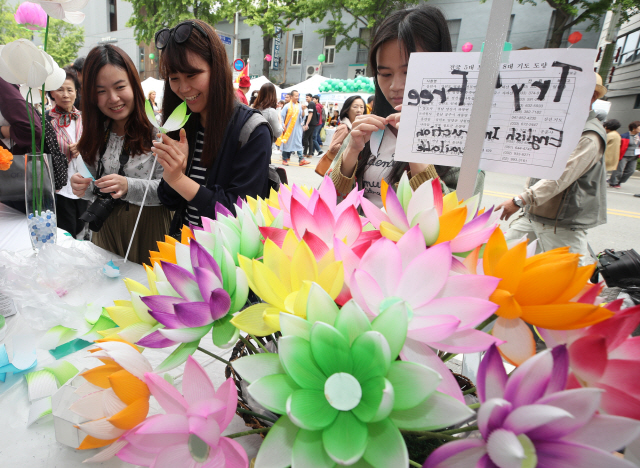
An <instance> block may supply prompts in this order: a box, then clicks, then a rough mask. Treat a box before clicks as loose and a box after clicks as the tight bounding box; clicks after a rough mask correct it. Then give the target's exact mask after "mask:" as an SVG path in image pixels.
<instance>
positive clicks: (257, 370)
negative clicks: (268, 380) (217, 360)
mask: <svg viewBox="0 0 640 468" xmlns="http://www.w3.org/2000/svg"><path fill="white" fill-rule="evenodd" d="M232 365H233V370H235V371H236V372H237V373H238V374H240V377H242V378H243V379H244V380H246V381H247V382H248V383H253V382H255V381H256V380H258V379H261V378H262V377H266V376H267V375H273V374H283V375H284V368H283V367H282V365H281V364H280V358H279V357H278V355H277V354H276V353H260V354H253V355H251V356H244V357H241V358H240V359H236V360H235V361H233V363H232Z"/></svg>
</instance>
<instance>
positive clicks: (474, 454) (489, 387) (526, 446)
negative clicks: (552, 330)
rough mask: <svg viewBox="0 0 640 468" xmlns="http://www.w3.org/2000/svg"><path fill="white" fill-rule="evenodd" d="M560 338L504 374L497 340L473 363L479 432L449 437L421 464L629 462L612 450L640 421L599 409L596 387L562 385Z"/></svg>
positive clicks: (479, 466)
mask: <svg viewBox="0 0 640 468" xmlns="http://www.w3.org/2000/svg"><path fill="white" fill-rule="evenodd" d="M568 372H569V356H568V352H567V348H566V347H565V346H558V347H556V348H554V349H553V350H547V351H545V352H543V353H540V354H538V355H536V356H534V357H532V358H531V359H529V360H527V361H526V362H525V363H524V364H522V365H521V366H520V367H518V368H517V369H516V370H515V372H514V373H513V374H512V375H511V376H510V377H508V376H507V373H506V371H505V369H504V366H503V364H502V358H501V357H500V354H499V352H498V349H497V348H496V346H495V345H494V346H491V348H490V349H489V351H488V352H487V354H486V355H485V357H484V359H483V361H482V364H480V369H479V371H478V385H477V388H478V394H479V396H480V401H481V402H482V406H481V407H480V410H479V411H478V427H479V430H480V435H481V438H477V439H474V438H470V439H464V440H459V441H455V442H450V443H447V444H445V445H443V446H441V447H440V448H438V449H437V450H436V451H434V452H433V453H432V454H431V456H429V458H428V459H427V461H426V462H425V464H424V466H423V468H457V467H474V468H528V467H531V468H533V467H536V466H538V467H545V468H573V467H580V468H601V467H607V468H631V467H633V466H634V465H633V464H631V463H630V462H628V461H625V460H622V459H620V458H617V457H615V456H614V455H612V454H611V452H613V451H615V450H618V449H620V448H622V447H624V446H625V445H627V444H628V443H629V442H630V441H632V440H634V439H635V438H636V437H637V436H638V434H640V422H639V421H635V420H633V419H628V418H623V417H620V416H610V415H604V414H597V409H598V406H599V405H600V397H601V395H602V391H601V390H599V389H595V388H580V389H576V390H564V388H565V386H566V383H567V376H568Z"/></svg>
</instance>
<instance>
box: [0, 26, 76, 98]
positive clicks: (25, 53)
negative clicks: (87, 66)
mask: <svg viewBox="0 0 640 468" xmlns="http://www.w3.org/2000/svg"><path fill="white" fill-rule="evenodd" d="M65 77H66V74H65V72H64V70H62V69H61V68H60V67H59V66H58V64H57V63H56V62H55V60H53V59H52V58H51V56H50V55H49V54H47V53H46V52H44V51H43V50H40V49H38V48H37V47H36V46H35V44H34V43H33V42H31V41H29V40H27V39H17V40H15V41H13V42H9V43H8V44H7V45H4V46H3V45H0V78H2V79H3V80H5V81H7V82H9V83H12V84H17V85H21V84H26V85H27V86H28V87H29V88H33V89H34V90H35V89H37V88H41V87H42V85H44V87H45V91H54V90H56V89H58V88H59V87H60V86H62V83H64V80H65ZM34 92H36V91H34Z"/></svg>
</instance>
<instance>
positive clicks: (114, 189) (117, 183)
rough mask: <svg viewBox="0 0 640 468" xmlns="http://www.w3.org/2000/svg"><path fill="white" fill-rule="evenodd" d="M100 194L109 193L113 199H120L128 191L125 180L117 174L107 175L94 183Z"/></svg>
mask: <svg viewBox="0 0 640 468" xmlns="http://www.w3.org/2000/svg"><path fill="white" fill-rule="evenodd" d="M95 186H96V187H98V188H99V189H100V191H101V192H102V193H110V194H111V197H113V198H122V197H124V196H125V195H126V194H127V191H128V190H129V184H128V183H127V178H126V177H124V176H121V175H118V174H109V175H107V176H104V177H101V178H100V179H98V180H96V181H95Z"/></svg>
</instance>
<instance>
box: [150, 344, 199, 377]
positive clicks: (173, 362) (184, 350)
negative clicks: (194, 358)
mask: <svg viewBox="0 0 640 468" xmlns="http://www.w3.org/2000/svg"><path fill="white" fill-rule="evenodd" d="M199 343H200V340H196V341H192V342H191V343H182V344H181V345H180V346H178V347H177V348H176V349H174V350H173V352H172V353H171V354H169V356H168V357H167V359H165V360H164V361H162V363H160V365H159V366H158V367H156V368H155V369H154V372H155V373H160V372H166V371H169V370H171V369H173V368H175V367H178V366H179V365H180V364H182V363H183V362H185V361H186V360H187V358H188V357H189V356H190V355H192V354H193V353H194V351H195V350H196V348H197V347H198V344H199Z"/></svg>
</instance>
